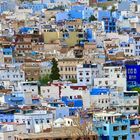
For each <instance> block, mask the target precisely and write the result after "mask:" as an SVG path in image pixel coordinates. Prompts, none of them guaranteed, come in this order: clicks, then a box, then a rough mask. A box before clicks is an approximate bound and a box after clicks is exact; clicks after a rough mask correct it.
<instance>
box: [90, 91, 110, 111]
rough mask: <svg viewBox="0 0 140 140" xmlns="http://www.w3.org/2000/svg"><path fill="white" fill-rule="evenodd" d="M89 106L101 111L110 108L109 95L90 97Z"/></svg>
mask: <svg viewBox="0 0 140 140" xmlns="http://www.w3.org/2000/svg"><path fill="white" fill-rule="evenodd" d="M91 105H92V106H93V107H94V108H99V109H102V110H105V109H109V108H110V94H109V93H108V94H101V95H91Z"/></svg>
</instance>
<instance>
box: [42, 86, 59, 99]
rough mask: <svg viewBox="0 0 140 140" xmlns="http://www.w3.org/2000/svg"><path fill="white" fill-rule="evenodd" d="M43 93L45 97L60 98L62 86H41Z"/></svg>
mask: <svg viewBox="0 0 140 140" xmlns="http://www.w3.org/2000/svg"><path fill="white" fill-rule="evenodd" d="M40 91H41V95H42V96H43V97H44V98H54V99H59V98H60V95H59V94H60V87H59V86H55V85H53V84H52V85H51V86H41V88H40Z"/></svg>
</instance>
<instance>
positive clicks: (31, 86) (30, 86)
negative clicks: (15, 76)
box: [18, 81, 38, 96]
mask: <svg viewBox="0 0 140 140" xmlns="http://www.w3.org/2000/svg"><path fill="white" fill-rule="evenodd" d="M18 90H20V91H23V92H27V93H31V94H32V95H33V96H37V95H38V83H37V82H36V81H31V82H19V83H18Z"/></svg>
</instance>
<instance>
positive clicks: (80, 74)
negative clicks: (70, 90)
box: [77, 64, 100, 86]
mask: <svg viewBox="0 0 140 140" xmlns="http://www.w3.org/2000/svg"><path fill="white" fill-rule="evenodd" d="M99 74H100V68H99V66H98V65H97V64H84V65H78V66H77V82H78V84H81V85H87V86H91V85H93V82H94V77H98V76H99Z"/></svg>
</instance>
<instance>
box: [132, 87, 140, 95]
mask: <svg viewBox="0 0 140 140" xmlns="http://www.w3.org/2000/svg"><path fill="white" fill-rule="evenodd" d="M132 91H138V93H139V94H140V87H134V88H132Z"/></svg>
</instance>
